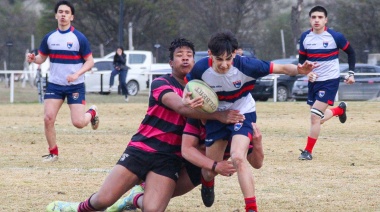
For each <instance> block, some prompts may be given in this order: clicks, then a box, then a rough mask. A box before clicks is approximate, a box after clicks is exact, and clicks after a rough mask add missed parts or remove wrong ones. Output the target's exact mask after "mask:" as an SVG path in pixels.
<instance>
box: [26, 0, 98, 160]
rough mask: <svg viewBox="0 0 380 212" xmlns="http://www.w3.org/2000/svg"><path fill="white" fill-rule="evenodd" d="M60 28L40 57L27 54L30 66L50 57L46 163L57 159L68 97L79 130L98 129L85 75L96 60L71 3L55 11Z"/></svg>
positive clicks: (45, 43) (48, 38)
mask: <svg viewBox="0 0 380 212" xmlns="http://www.w3.org/2000/svg"><path fill="white" fill-rule="evenodd" d="M54 11H55V18H56V19H57V22H58V29H56V30H54V31H52V32H49V33H48V34H47V35H45V37H44V39H43V40H42V42H41V45H40V48H39V50H38V52H39V54H38V55H37V56H35V55H34V54H33V53H30V54H28V55H27V60H28V62H29V63H31V62H34V63H36V64H41V63H43V62H45V60H46V59H47V58H48V57H49V58H50V74H49V78H48V84H47V88H46V92H45V96H44V113H45V114H44V123H45V125H44V126H45V137H46V140H47V143H48V145H49V154H48V155H44V156H42V157H43V161H44V162H54V161H57V160H58V146H57V140H56V131H55V126H54V124H55V120H56V118H57V114H58V111H59V109H60V108H61V106H62V104H63V102H64V101H65V98H67V104H68V105H69V108H70V112H71V122H72V123H73V125H74V126H75V127H77V128H80V129H81V128H83V127H85V126H87V125H88V124H89V123H91V126H92V129H94V130H96V129H97V128H98V126H99V117H98V112H97V107H96V106H95V105H92V106H91V107H90V109H89V110H88V111H87V112H85V104H86V98H85V93H86V91H85V86H84V73H85V72H87V71H88V70H90V69H91V68H92V66H94V59H93V57H92V52H91V49H90V44H89V42H88V40H87V38H86V37H85V36H84V35H83V34H82V33H81V32H79V31H78V30H76V29H75V28H74V27H73V26H72V25H71V22H72V21H73V20H74V14H75V10H74V6H73V5H72V4H71V3H70V2H68V1H59V2H58V3H57V4H56V5H55V8H54Z"/></svg>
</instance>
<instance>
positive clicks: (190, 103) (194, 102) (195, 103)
mask: <svg viewBox="0 0 380 212" xmlns="http://www.w3.org/2000/svg"><path fill="white" fill-rule="evenodd" d="M182 103H183V104H184V105H186V106H187V107H191V108H193V109H194V108H197V107H201V106H202V105H203V97H201V96H199V97H197V98H194V99H191V92H185V93H184V95H183V97H182Z"/></svg>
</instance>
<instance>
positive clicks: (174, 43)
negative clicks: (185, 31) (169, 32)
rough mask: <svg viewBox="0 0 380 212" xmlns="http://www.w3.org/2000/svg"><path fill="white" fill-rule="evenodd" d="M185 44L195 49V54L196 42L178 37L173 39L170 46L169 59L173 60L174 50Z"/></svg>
mask: <svg viewBox="0 0 380 212" xmlns="http://www.w3.org/2000/svg"><path fill="white" fill-rule="evenodd" d="M183 46H186V47H189V48H190V49H191V50H193V56H194V54H195V49H194V44H193V43H192V42H191V41H189V40H187V39H185V38H176V39H175V40H174V41H172V42H171V43H170V47H169V54H170V55H169V59H170V60H173V57H174V55H173V54H174V51H175V50H176V49H177V48H180V47H183Z"/></svg>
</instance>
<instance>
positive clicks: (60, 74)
mask: <svg viewBox="0 0 380 212" xmlns="http://www.w3.org/2000/svg"><path fill="white" fill-rule="evenodd" d="M38 52H39V54H41V55H44V56H49V58H50V75H49V78H48V79H49V82H51V83H54V84H57V85H71V84H74V85H76V84H80V83H83V82H84V75H81V76H79V77H78V79H77V80H75V81H74V82H72V83H68V82H67V80H66V77H67V76H68V75H70V74H74V73H75V72H77V71H78V70H79V69H80V68H82V66H83V63H84V62H85V60H84V58H86V57H88V56H90V55H91V54H92V52H91V48H90V43H89V42H88V40H87V38H86V37H85V36H84V35H83V34H82V33H81V32H79V31H78V30H76V29H75V28H74V27H73V26H71V27H70V28H69V29H68V30H66V31H60V30H59V29H57V30H54V31H52V32H50V33H48V34H47V35H45V37H44V39H43V40H42V42H41V45H40V48H39V49H38Z"/></svg>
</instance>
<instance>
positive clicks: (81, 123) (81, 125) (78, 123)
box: [73, 121, 86, 129]
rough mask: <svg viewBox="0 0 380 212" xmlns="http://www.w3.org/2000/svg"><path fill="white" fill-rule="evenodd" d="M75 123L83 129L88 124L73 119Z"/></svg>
mask: <svg viewBox="0 0 380 212" xmlns="http://www.w3.org/2000/svg"><path fill="white" fill-rule="evenodd" d="M73 125H74V127H76V128H78V129H82V128H83V127H85V126H86V125H84V124H83V122H81V121H73Z"/></svg>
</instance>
